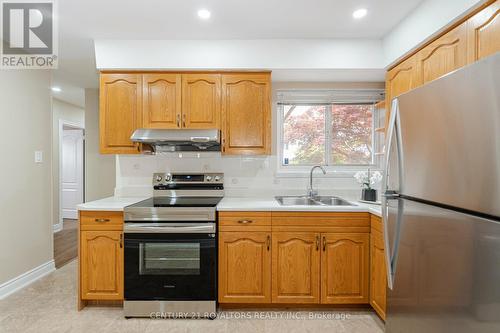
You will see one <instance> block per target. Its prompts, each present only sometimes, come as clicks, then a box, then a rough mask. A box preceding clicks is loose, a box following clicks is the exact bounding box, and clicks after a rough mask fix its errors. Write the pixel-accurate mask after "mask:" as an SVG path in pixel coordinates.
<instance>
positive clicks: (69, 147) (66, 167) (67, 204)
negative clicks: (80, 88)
mask: <svg viewBox="0 0 500 333" xmlns="http://www.w3.org/2000/svg"><path fill="white" fill-rule="evenodd" d="M84 151H85V131H84V129H83V128H81V127H79V126H78V125H76V124H72V123H69V122H66V121H64V120H60V122H59V219H60V222H59V223H60V224H62V228H61V229H60V231H58V232H56V233H55V234H54V261H55V266H56V268H60V267H61V266H63V265H65V264H66V263H68V262H70V261H72V260H73V259H75V258H76V257H77V255H78V239H77V233H78V209H77V205H78V204H80V203H83V202H84V200H85V190H84V184H85V183H84V181H85V180H84V174H85V172H84V165H85V161H84Z"/></svg>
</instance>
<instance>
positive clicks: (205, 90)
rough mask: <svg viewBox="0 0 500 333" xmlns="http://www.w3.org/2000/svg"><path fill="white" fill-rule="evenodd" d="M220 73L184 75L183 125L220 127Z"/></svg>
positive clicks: (190, 126)
mask: <svg viewBox="0 0 500 333" xmlns="http://www.w3.org/2000/svg"><path fill="white" fill-rule="evenodd" d="M220 117H221V76H220V74H183V75H182V127H186V128H219V126H220V125H219V123H220Z"/></svg>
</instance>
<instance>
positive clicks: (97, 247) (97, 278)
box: [80, 230, 124, 300]
mask: <svg viewBox="0 0 500 333" xmlns="http://www.w3.org/2000/svg"><path fill="white" fill-rule="evenodd" d="M80 260H81V264H80V265H81V266H80V283H81V299H82V300H122V299H123V274H124V273H123V233H122V231H102V230H98V231H82V232H81V233H80Z"/></svg>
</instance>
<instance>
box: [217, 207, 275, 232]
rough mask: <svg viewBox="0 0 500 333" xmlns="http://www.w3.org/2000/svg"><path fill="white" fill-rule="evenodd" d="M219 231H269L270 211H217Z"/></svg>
mask: <svg viewBox="0 0 500 333" xmlns="http://www.w3.org/2000/svg"><path fill="white" fill-rule="evenodd" d="M219 226H220V227H219V230H220V231H244V230H247V231H271V212H219Z"/></svg>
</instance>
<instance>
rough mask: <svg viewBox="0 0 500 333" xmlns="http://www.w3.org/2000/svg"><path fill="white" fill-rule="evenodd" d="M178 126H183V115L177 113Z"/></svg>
mask: <svg viewBox="0 0 500 333" xmlns="http://www.w3.org/2000/svg"><path fill="white" fill-rule="evenodd" d="M177 127H181V115H180V114H177Z"/></svg>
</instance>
